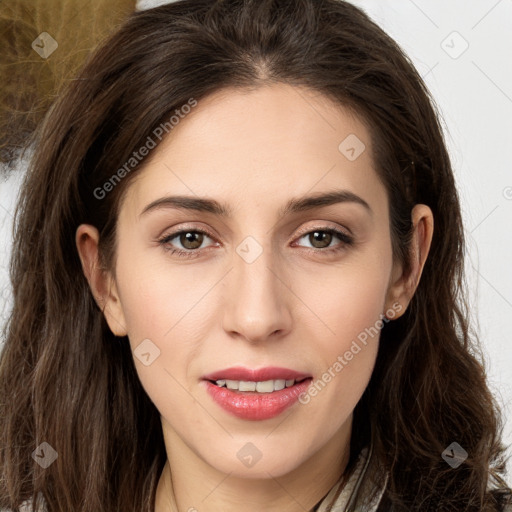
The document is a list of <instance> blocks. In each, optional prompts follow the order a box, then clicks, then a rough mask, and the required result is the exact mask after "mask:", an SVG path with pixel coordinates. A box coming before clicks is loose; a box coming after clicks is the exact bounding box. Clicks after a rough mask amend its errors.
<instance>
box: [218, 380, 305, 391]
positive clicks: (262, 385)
mask: <svg viewBox="0 0 512 512" xmlns="http://www.w3.org/2000/svg"><path fill="white" fill-rule="evenodd" d="M215 383H216V384H217V386H219V387H221V388H222V387H224V386H226V387H227V388H228V389H233V390H235V391H256V392H258V393H272V392H273V391H280V390H281V389H284V388H285V387H287V388H289V387H291V386H293V385H294V384H295V379H290V380H285V379H277V380H265V381H259V382H253V381H247V380H228V379H221V380H217V381H215Z"/></svg>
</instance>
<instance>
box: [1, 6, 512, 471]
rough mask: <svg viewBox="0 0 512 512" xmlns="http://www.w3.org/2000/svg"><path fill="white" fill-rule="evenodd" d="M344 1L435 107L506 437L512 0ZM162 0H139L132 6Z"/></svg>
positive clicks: (510, 401) (509, 426)
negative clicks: (397, 52) (389, 42)
mask: <svg viewBox="0 0 512 512" xmlns="http://www.w3.org/2000/svg"><path fill="white" fill-rule="evenodd" d="M352 1H353V3H354V4H355V5H358V6H359V7H361V8H363V9H364V10H365V11H366V12H367V13H368V14H369V15H370V16H371V17H372V18H373V19H374V20H375V21H376V22H377V23H378V24H379V25H380V26H381V27H382V28H383V29H384V30H385V31H386V32H388V33H389V34H390V35H391V36H392V37H393V38H394V39H395V40H396V41H397V42H398V43H399V44H400V45H401V46H402V48H403V49H404V50H405V51H406V53H407V54H408V55H409V56H410V57H411V59H412V61H413V62H414V64H415V66H416V67H417V69H418V70H419V72H420V74H421V75H422V76H423V78H424V80H425V81H426V83H427V85H428V87H429V89H430V90H431V91H432V93H433V95H434V97H435V99H436V102H437V104H438V106H439V109H440V111H441V113H442V116H443V119H444V125H445V135H446V138H447V144H448V146H449V150H450V154H451V157H452V162H453V166H454V169H455V173H456V179H457V182H458V187H459V190H460V196H461V201H462V207H463V215H464V221H465V226H466V229H467V243H468V247H467V249H468V256H469V258H468V261H467V271H468V280H469V284H470V289H471V293H472V296H471V300H472V312H473V321H474V322H475V326H477V327H478V329H479V333H480V336H481V339H482V343H483V348H484V353H485V356H486V368H487V371H488V376H489V383H490V386H491V388H492V390H493V392H494V393H495V395H496V396H497V398H498V401H499V402H500V404H501V406H502V407H503V414H504V418H505V419H506V420H507V423H506V425H505V434H504V441H505V443H506V444H507V445H508V446H510V445H511V443H512V421H511V419H510V414H511V411H512V336H511V334H510V330H509V329H510V326H509V324H508V320H509V319H510V318H511V317H512V258H511V256H512V227H511V224H512V66H511V62H512V0H471V1H468V0H428V1H427V0H352ZM161 3H165V1H162V0H149V1H148V0H144V1H140V2H139V4H138V6H139V8H143V7H149V6H151V5H153V4H154V5H156V4H161ZM70 37H72V34H70ZM466 46H467V48H466ZM22 168H23V164H21V165H20V169H22ZM20 178H21V172H18V173H15V174H13V175H12V176H11V178H10V179H9V180H8V181H1V178H0V237H1V240H2V244H1V246H0V315H1V317H0V321H2V319H5V317H6V315H7V312H8V309H9V307H10V298H9V294H10V291H9V282H8V274H7V265H8V257H9V246H10V238H11V235H10V227H11V221H12V212H13V209H14V204H15V199H16V197H15V196H16V193H17V190H18V183H19V181H20ZM468 392H471V383H469V382H468ZM509 453H511V454H512V450H509ZM511 463H512V461H511ZM511 476H512V475H510V473H509V478H508V480H509V481H510V480H512V478H511Z"/></svg>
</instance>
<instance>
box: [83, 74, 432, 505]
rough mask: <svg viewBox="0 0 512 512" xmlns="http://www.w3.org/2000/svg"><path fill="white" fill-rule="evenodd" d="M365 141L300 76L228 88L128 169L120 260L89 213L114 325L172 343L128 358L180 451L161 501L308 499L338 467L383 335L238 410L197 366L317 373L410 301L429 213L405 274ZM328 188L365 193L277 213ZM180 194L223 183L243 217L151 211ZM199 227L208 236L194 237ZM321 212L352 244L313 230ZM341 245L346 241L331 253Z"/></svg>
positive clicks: (95, 277)
mask: <svg viewBox="0 0 512 512" xmlns="http://www.w3.org/2000/svg"><path fill="white" fill-rule="evenodd" d="M349 134H355V135H356V136H357V137H358V138H359V139H360V140H361V141H363V142H364V144H365V145H366V150H364V151H363V152H362V153H361V154H360V156H359V157H358V158H356V159H355V160H353V161H351V160H349V159H348V158H347V157H346V156H345V155H344V154H342V153H341V152H340V150H339V149H338V146H339V145H340V143H341V142H342V141H343V140H344V139H345V138H346V137H347V136H348V135H349ZM371 149H372V148H371V140H370V137H369V135H368V132H367V130H366V129H365V127H364V125H363V124H362V123H361V122H360V120H358V119H357V118H356V117H354V116H351V115H349V114H348V113H347V112H346V111H344V110H343V109H341V108H339V107H336V106H335V105H334V104H332V103H330V102H329V101H328V100H327V99H326V98H324V97H322V96H319V95H318V94H316V93H313V92H311V91H308V90H306V89H297V88H294V87H291V86H288V85H281V84H280V85H272V86H265V87H260V88H257V89H255V90H252V91H250V92H248V91H240V90H229V91H221V92H220V93H216V94H214V95H212V96H210V97H208V98H206V99H203V100H201V101H200V102H199V104H198V106H197V107H196V108H195V109H194V110H193V111H192V112H191V113H190V114H189V115H188V116H187V117H186V118H185V119H183V120H181V121H180V123H179V124H178V125H177V126H175V127H174V129H173V130H172V132H171V134H170V136H169V137H168V138H167V139H166V140H164V142H163V143H162V144H161V145H160V146H159V147H158V148H157V149H155V150H154V151H155V154H154V155H152V159H151V161H150V162H149V163H148V165H147V166H146V167H145V168H144V169H143V170H142V171H141V172H140V174H138V175H137V177H136V178H134V180H133V181H132V183H131V184H130V187H129V188H128V190H127V193H126V195H125V197H124V200H123V202H122V205H121V210H120V214H119V219H118V224H117V226H118V227H117V229H118V231H117V241H118V247H117V253H116V261H115V272H108V271H106V272H105V271H104V272H102V271H100V270H99V266H98V232H97V230H96V229H95V228H94V227H93V226H90V225H85V224H83V225H81V226H80V227H79V228H78V230H77V234H76V242H77V248H78V251H79V254H80V258H81V260H82V265H83V269H84V273H85V275H86V277H87V279H88V281H89V284H90V287H91V290H92V293H93V294H94V297H95V299H96V301H97V302H98V304H99V306H100V307H101V308H102V309H103V310H104V314H105V317H106V319H107V322H108V324H109V326H110V328H111V330H112V331H113V332H114V334H116V335H118V336H125V335H128V339H129V343H130V345H131V348H132V350H135V349H136V348H137V346H138V345H139V344H140V343H141V342H142V341H143V340H145V339H149V340H151V342H152V343H153V344H154V345H155V346H156V347H158V349H159V350H160V356H159V357H157V358H156V359H155V360H154V361H153V362H152V363H151V364H150V365H148V366H145V365H144V364H142V362H141V361H140V360H139V359H138V358H137V357H134V362H135V367H136V370H137V372H138V375H139V378H140V380H141V383H142V385H143V386H144V388H145V390H146V392H147V393H148V395H149V397H150V398H151V400H152V401H153V403H154V404H155V406H156V407H157V409H158V411H159V412H160V415H161V419H162V429H163V433H164V439H165V445H166V451H167V457H168V461H167V464H166V466H165V468H164V471H163V472H162V475H161V478H160V482H159V485H158V489H157V496H156V508H155V510H156V511H157V512H170V511H176V510H178V511H179V512H185V511H189V510H194V509H195V510H197V511H198V512H213V511H218V510H222V511H224V512H232V511H235V510H236V511H239V510H244V511H246V512H260V511H261V510H266V511H271V512H272V511H280V512H283V511H285V512H299V511H300V512H303V511H304V510H310V509H311V508H312V507H313V506H314V505H315V504H316V503H317V502H318V501H319V500H320V499H321V498H322V497H323V496H324V495H325V494H326V493H327V492H328V491H329V489H330V488H331V487H332V486H333V485H334V484H335V482H336V481H337V480H338V479H339V477H340V475H341V474H342V473H343V470H344V468H345V466H346V463H347V460H348V456H349V442H350V433H351V426H352V413H353V410H354V407H355V406H356V404H357V402H358V401H359V399H360V398H361V396H362V394H363V392H364V390H365V388H366V386H367V384H368V382H369V379H370V377H371V374H372V371H373V367H374V364H375V359H376V355H377V349H378V336H377V337H375V338H373V339H372V338H370V340H369V342H368V343H367V344H366V345H364V346H363V345H361V346H362V347H363V348H362V350H361V351H359V352H358V353H357V354H356V355H354V357H353V359H351V360H350V361H349V362H348V364H346V365H345V366H344V367H343V370H342V371H339V372H337V373H336V376H335V377H334V378H332V379H331V380H330V382H329V383H328V384H327V385H326V386H325V387H324V388H323V389H322V390H321V391H320V392H319V393H318V394H317V395H316V396H314V397H311V400H310V401H309V402H308V403H307V404H302V403H298V402H297V403H295V404H294V405H293V406H292V407H291V408H289V409H287V410H286V411H285V412H284V413H283V414H280V415H278V416H277V417H275V418H271V419H265V420H262V421H249V420H245V419H241V418H239V417H236V416H233V415H231V414H230V413H228V412H226V411H225V410H224V409H222V408H221V407H220V406H219V405H218V404H217V403H216V402H214V401H213V400H212V399H211V397H210V396H209V395H208V393H207V392H206V391H205V387H204V381H202V380H201V377H202V376H203V375H205V374H207V373H211V372H213V371H216V370H220V369H224V368H228V367H231V366H239V365H242V366H246V367H248V368H261V367H265V366H280V367H286V368H291V369H294V370H297V371H301V372H305V373H308V374H310V375H312V376H313V380H316V379H318V378H320V377H321V376H322V374H323V373H324V372H325V371H326V370H327V369H328V368H329V367H332V366H333V363H334V362H335V361H337V358H338V356H340V355H343V354H345V352H346V351H347V350H349V349H350V347H351V344H352V342H353V340H356V339H357V336H358V334H360V333H361V332H363V331H364V330H365V329H366V328H369V327H371V326H374V325H375V324H376V322H377V321H378V320H379V319H381V318H382V315H383V314H385V313H386V312H387V311H388V312H389V311H390V310H391V311H393V314H394V318H398V317H399V316H400V315H401V314H403V312H404V311H405V309H406V308H407V305H408V304H409V302H410V300H411V298H412V296H413V294H414V291H415V289H416V286H417V284H418V282H419V279H420V276H421V272H422V269H423V265H424V263H425V259H426V257H427V254H428V251H429V248H430V243H431V239H432V233H433V219H432V212H431V211H430V209H429V208H428V207H427V206H425V205H416V206H415V208H414V209H413V211H412V214H411V215H412V221H413V225H414V236H413V242H412V247H411V252H412V255H413V256H412V270H411V272H410V273H408V274H407V275H406V274H405V273H404V272H403V268H402V265H401V264H400V263H399V262H396V261H394V260H393V257H392V251H391V235H390V229H389V214H388V199H387V193H386V189H385V187H384V185H383V184H382V182H381V181H380V179H379V178H378V176H377V174H376V172H375V170H374V164H373V161H372V151H371ZM334 190H344V191H348V192H350V193H352V194H354V195H356V196H358V197H359V198H361V199H363V200H364V201H365V202H366V203H367V205H368V207H369V208H367V207H365V206H363V205H362V204H360V203H359V202H357V201H345V202H338V203H335V204H331V205H328V206H325V205H323V206H317V207H315V208H313V209H308V210H304V211H295V212H291V213H290V212H289V213H287V214H286V215H285V216H284V217H282V218H281V217H279V210H280V209H281V208H282V207H283V206H284V205H285V204H286V203H287V202H288V201H289V200H290V199H292V198H302V197H305V196H310V195H313V194H320V193H326V192H332V191H334ZM171 195H184V196H188V197H192V198H197V197H202V198H210V199H215V200H217V201H219V202H221V203H223V204H226V205H227V206H228V207H230V208H231V209H232V216H231V217H226V218H223V217H221V216H219V215H217V214H215V213H212V212H197V211H192V210H185V209H181V210H178V209H175V208H171V207H168V206H167V207H164V206H162V207H160V208H154V209H151V210H149V211H147V212H145V213H142V212H143V210H144V209H145V208H146V207H147V206H148V205H149V204H150V203H152V202H153V201H155V200H158V199H160V198H163V197H165V196H171ZM181 229H183V230H186V231H187V232H189V231H192V237H190V235H189V237H188V238H186V237H185V235H184V236H182V237H181V238H180V236H179V235H178V236H174V237H168V238H167V240H166V242H165V243H166V245H165V247H167V248H175V249H179V250H182V251H188V252H195V253H196V256H195V257H193V258H189V259H187V258H184V257H180V256H178V255H176V254H171V253H170V252H169V251H166V250H165V247H164V246H163V245H162V244H160V243H159V242H158V240H159V239H162V238H164V237H165V235H169V234H174V232H175V231H178V230H181ZM201 229H206V230H208V231H210V232H211V234H212V235H213V236H210V235H207V234H205V235H202V238H201V235H200V234H196V235H195V236H196V238H195V239H194V238H193V235H194V232H195V231H196V230H201ZM326 229H338V230H340V231H342V232H344V233H347V234H349V235H350V236H351V237H352V238H353V242H354V243H353V244H347V243H345V242H343V241H342V239H339V238H338V237H337V236H336V235H334V234H333V235H332V236H331V237H330V238H329V234H328V232H327V233H325V234H324V235H323V238H321V237H319V238H315V237H314V236H313V234H311V232H315V231H322V233H324V232H325V230H326ZM248 236H251V237H252V238H253V239H254V240H256V241H257V244H259V245H251V246H250V247H251V249H250V250H251V251H255V250H256V249H255V247H260V248H261V251H262V252H261V254H260V255H259V256H258V257H257V258H256V259H255V260H254V261H252V262H251V263H248V262H247V261H246V260H245V259H244V258H242V257H241V256H240V255H239V253H237V251H236V249H237V247H238V246H239V245H240V243H241V242H242V241H243V240H244V239H245V238H246V237H248ZM170 240H172V242H171V241H170ZM194 240H197V241H194ZM187 242H188V243H187ZM334 247H338V248H339V249H340V250H339V251H336V252H333V251H331V252H330V253H328V252H326V251H327V250H328V249H330V248H334ZM397 304H398V305H399V306H398V307H399V309H397ZM247 443H252V444H253V445H254V446H255V447H257V449H258V451H259V452H260V453H261V455H262V456H261V459H260V460H259V461H258V462H257V463H255V464H254V465H253V466H251V467H248V466H246V465H245V464H242V463H241V460H240V459H239V458H238V457H237V452H238V451H239V450H240V449H241V448H242V447H244V446H245V445H246V444H247ZM171 478H172V483H171ZM172 496H174V498H172ZM174 499H175V502H176V504H175V505H174V504H173V500H174Z"/></svg>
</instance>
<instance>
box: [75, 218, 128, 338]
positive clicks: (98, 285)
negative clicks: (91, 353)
mask: <svg viewBox="0 0 512 512" xmlns="http://www.w3.org/2000/svg"><path fill="white" fill-rule="evenodd" d="M75 243H76V247H77V251H78V255H79V257H80V261H81V263H82V269H83V272H84V275H85V277H86V279H87V282H88V283H89V287H90V289H91V293H92V295H93V297H94V300H95V301H96V304H97V305H98V307H99V308H100V309H101V311H102V312H103V314H104V316H105V319H106V321H107V323H108V325H109V327H110V330H111V331H112V332H113V333H114V334H115V335H116V336H126V334H127V330H126V322H125V318H124V313H123V310H122V307H121V302H120V300H119V295H118V292H117V287H116V284H115V281H114V279H113V278H112V275H111V273H110V272H109V271H108V270H107V269H104V268H102V267H101V265H100V261H99V250H98V243H99V233H98V230H97V229H96V228H95V227H94V226H92V225H89V224H81V225H80V226H79V227H78V229H77V230H76V235H75Z"/></svg>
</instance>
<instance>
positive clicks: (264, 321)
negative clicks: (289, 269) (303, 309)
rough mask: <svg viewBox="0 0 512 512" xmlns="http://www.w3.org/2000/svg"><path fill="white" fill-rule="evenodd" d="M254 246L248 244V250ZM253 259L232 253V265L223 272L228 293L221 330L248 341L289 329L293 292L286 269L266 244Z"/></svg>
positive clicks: (272, 337) (280, 333) (259, 341)
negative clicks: (222, 328) (225, 274)
mask: <svg viewBox="0 0 512 512" xmlns="http://www.w3.org/2000/svg"><path fill="white" fill-rule="evenodd" d="M254 250H256V248H255V247H254V242H253V245H251V246H250V251H254ZM261 250H262V252H261V254H259V256H257V258H256V259H255V260H254V261H251V258H247V257H246V254H244V253H243V252H240V254H242V256H240V254H238V253H237V254H234V257H233V261H234V263H233V269H232V270H231V272H229V273H228V275H227V276H226V282H225V283H224V285H225V286H226V293H227V296H226V297H225V299H226V302H225V310H224V317H223V327H224V330H225V331H226V332H227V333H228V334H229V335H230V336H232V337H238V338H240V339H243V340H245V341H248V342H250V343H262V342H265V341H266V340H273V341H275V340H276V338H279V337H283V336H284V335H285V334H287V333H288V332H290V330H291V324H292V316H291V311H290V305H291V301H292V297H293V293H292V292H291V290H290V289H289V285H288V283H287V280H288V279H287V276H286V272H284V271H283V268H282V266H281V265H280V264H279V259H278V258H277V257H273V255H272V251H271V250H270V249H269V248H263V247H261V249H259V251H261Z"/></svg>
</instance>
